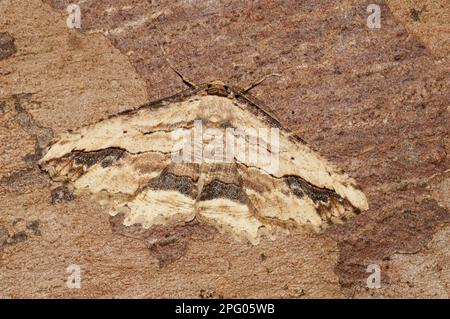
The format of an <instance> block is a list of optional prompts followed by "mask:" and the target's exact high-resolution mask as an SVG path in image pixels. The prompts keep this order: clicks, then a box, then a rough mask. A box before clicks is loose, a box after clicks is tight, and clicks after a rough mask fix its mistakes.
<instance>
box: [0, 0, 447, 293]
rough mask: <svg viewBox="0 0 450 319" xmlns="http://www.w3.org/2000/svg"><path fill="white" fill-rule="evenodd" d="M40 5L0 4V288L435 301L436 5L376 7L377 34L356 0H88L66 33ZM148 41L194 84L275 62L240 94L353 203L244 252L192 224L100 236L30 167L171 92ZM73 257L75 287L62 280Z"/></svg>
mask: <svg viewBox="0 0 450 319" xmlns="http://www.w3.org/2000/svg"><path fill="white" fill-rule="evenodd" d="M44 2H45V3H42V2H40V1H31V0H23V1H20V2H19V1H12V0H3V1H1V2H0V12H2V19H1V20H0V88H1V89H0V203H2V205H1V208H0V298H1V297H12V298H23V297H108V296H118V297H198V298H201V297H369V296H374V297H445V298H448V297H449V294H450V277H449V274H450V269H449V262H448V261H449V259H450V255H449V246H450V245H449V240H450V239H449V237H450V236H449V229H450V226H449V211H448V210H449V209H450V207H449V201H448V199H449V185H450V175H449V169H450V167H449V166H450V159H449V156H448V154H449V152H450V144H449V124H448V123H449V122H450V121H449V120H450V118H449V111H450V108H449V105H448V101H449V100H450V99H449V98H450V93H449V90H448V71H449V70H448V54H449V52H450V49H449V48H450V46H449V42H448V41H447V38H446V37H447V35H448V32H449V26H448V15H449V8H448V5H446V1H445V0H438V1H416V0H389V1H386V3H384V1H377V3H379V4H380V5H381V9H382V15H381V18H382V20H381V22H382V27H381V29H379V30H371V29H368V28H367V26H366V19H367V16H368V13H367V12H366V8H367V5H368V4H369V3H372V1H359V0H345V1H338V0H330V1H317V0H314V1H313V0H307V1H294V0H292V1H285V2H280V1H270V0H265V1H251V2H250V1H248V2H247V1H245V2H244V1H219V0H216V1H214V0H208V1H177V2H172V1H138V2H136V1H131V0H117V1H112V0H111V1H108V0H101V1H93V0H92V1H91V0H89V1H85V2H83V3H82V4H81V5H80V6H81V12H82V30H80V31H77V30H68V29H67V26H66V17H67V14H66V12H65V8H66V5H67V4H68V3H70V2H71V1H62V0H54V1H51V0H46V1H44ZM446 34H447V35H446ZM158 44H163V45H164V48H165V50H166V52H167V54H168V56H169V57H170V59H171V60H172V61H174V63H175V64H176V66H177V68H178V69H179V70H180V71H181V72H183V73H184V74H185V75H187V76H188V78H189V79H190V80H191V81H193V82H195V83H200V82H209V81H211V80H214V79H222V80H225V81H226V82H227V83H229V84H234V85H241V86H244V85H246V84H248V83H250V82H252V81H254V80H256V79H258V78H260V77H262V76H263V75H265V74H269V73H273V72H277V73H281V74H282V76H283V77H282V78H273V79H270V80H268V81H267V82H265V83H263V84H261V85H260V86H259V87H257V88H255V89H254V90H253V93H254V94H255V95H256V96H257V97H258V98H259V99H260V100H262V101H264V102H265V104H267V105H268V107H269V108H270V110H271V111H272V113H274V114H275V115H276V116H277V117H278V118H279V119H280V120H281V122H282V123H283V125H285V126H286V127H287V128H289V129H291V130H292V131H294V132H295V133H297V134H298V135H299V136H301V137H302V138H303V139H305V140H306V141H307V142H308V143H309V144H310V145H312V146H313V147H314V148H315V149H317V150H318V151H319V152H320V154H321V155H323V156H324V157H326V158H327V159H329V160H330V161H331V162H334V163H336V164H337V165H338V166H339V167H341V168H342V169H343V170H344V171H345V172H347V173H348V174H349V175H350V176H352V177H354V178H355V179H356V180H357V182H358V185H359V186H361V188H362V189H363V191H364V192H365V194H366V195H367V197H368V200H369V206H370V209H369V211H367V212H365V213H363V214H361V215H358V216H357V217H355V218H354V219H352V220H350V221H348V222H347V223H345V224H344V225H337V226H333V227H331V228H329V229H328V230H327V231H326V232H325V233H323V234H305V233H301V232H298V233H297V232H294V233H292V234H290V235H284V236H281V238H277V239H276V240H275V241H271V240H269V239H267V240H264V241H262V242H261V243H260V244H259V245H258V246H252V245H249V244H247V243H245V242H238V241H235V240H234V239H233V238H232V237H230V236H229V235H227V234H218V233H217V234H214V235H212V234H211V235H210V234H209V233H208V232H207V231H206V230H205V234H204V236H197V235H198V232H199V231H200V232H201V230H199V229H197V228H196V227H195V226H192V229H191V230H192V231H190V232H188V231H180V230H179V228H177V226H174V228H173V229H160V230H158V231H159V232H160V233H161V236H162V237H164V238H166V237H168V238H172V237H173V236H175V237H176V238H178V240H179V242H181V243H182V245H181V246H174V244H173V243H174V241H172V239H170V240H168V239H167V238H166V239H164V238H160V237H161V236H160V237H158V238H156V241H152V243H153V244H150V245H149V244H148V243H146V242H145V241H142V239H141V238H134V237H133V236H122V235H120V234H118V233H117V232H113V230H112V227H111V221H110V220H109V216H108V214H107V213H106V212H105V210H104V209H103V208H102V207H101V206H100V205H98V204H96V202H95V201H93V200H92V199H91V198H89V197H88V196H78V197H75V198H74V197H73V195H72V194H71V193H70V192H71V190H70V189H67V188H64V185H58V184H57V183H54V182H51V181H50V179H49V178H48V176H47V175H46V174H45V173H44V172H42V171H40V169H39V167H38V165H37V161H38V160H39V158H40V157H41V155H42V154H41V153H42V148H43V147H44V146H45V145H46V144H47V143H48V142H49V141H50V140H51V139H52V138H53V137H54V136H56V135H58V134H60V133H62V132H64V131H67V130H74V129H76V128H78V127H81V126H84V125H86V124H89V123H95V122H98V121H99V120H101V119H102V118H106V117H108V116H110V115H111V114H115V113H118V112H120V111H124V110H127V109H130V108H134V107H136V106H138V105H140V104H142V103H144V102H146V101H149V100H156V99H159V98H162V97H165V96H168V95H171V94H174V93H176V92H178V91H180V90H181V89H182V88H183V84H182V83H181V81H179V79H178V78H177V76H176V75H175V74H174V73H173V71H172V70H171V69H170V68H169V67H168V65H167V63H166V61H165V59H164V57H163V56H162V54H161V51H160V48H159V46H158ZM59 187H62V188H59ZM113 225H114V223H113ZM177 236H178V237H177ZM186 238H189V243H188V244H187V245H186V244H185V243H186ZM161 239H162V240H163V241H162V242H161ZM174 240H175V241H176V239H174ZM158 258H159V261H158ZM167 260H170V261H173V262H172V263H170V264H168V265H167V266H165V267H163V268H160V267H159V265H160V263H161V261H162V262H163V263H164V262H165V261H167ZM71 264H78V265H80V267H81V270H82V288H81V289H68V288H67V287H66V285H65V280H66V279H67V276H68V274H67V273H66V268H67V267H68V266H69V265H71ZM370 264H379V265H380V266H381V270H382V273H381V276H382V285H381V288H380V289H368V288H367V287H366V278H367V276H368V275H369V273H367V272H366V269H367V266H368V265H370Z"/></svg>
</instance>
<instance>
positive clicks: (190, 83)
mask: <svg viewBox="0 0 450 319" xmlns="http://www.w3.org/2000/svg"><path fill="white" fill-rule="evenodd" d="M159 48H160V49H161V51H162V53H163V55H164V59H166V62H167V64H168V65H169V67H170V68H171V69H172V70H173V71H174V72H175V73H176V74H177V75H178V76H179V77H180V78H181V80H182V81H183V83H184V84H186V85H187V86H189V87H190V88H194V89H196V88H197V85H196V84H195V83H194V82H192V81H190V80H189V79H188V78H187V77H185V76H184V75H183V74H182V73H181V72H180V71H178V70H177V68H175V66H174V65H173V64H172V62H171V61H170V60H169V58H168V57H167V54H166V51H164V48H163V46H162V45H159Z"/></svg>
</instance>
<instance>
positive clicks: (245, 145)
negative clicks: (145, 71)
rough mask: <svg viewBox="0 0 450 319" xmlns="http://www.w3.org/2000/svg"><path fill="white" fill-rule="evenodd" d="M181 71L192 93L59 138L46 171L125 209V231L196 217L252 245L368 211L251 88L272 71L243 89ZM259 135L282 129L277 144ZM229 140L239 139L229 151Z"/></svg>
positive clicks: (112, 207)
mask: <svg viewBox="0 0 450 319" xmlns="http://www.w3.org/2000/svg"><path fill="white" fill-rule="evenodd" d="M171 67H173V66H172V65H171ZM174 70H175V72H177V74H179V75H180V77H181V78H182V79H183V81H184V82H185V83H186V84H188V85H189V89H187V90H185V91H182V92H180V93H177V94H175V95H173V96H170V97H167V98H163V99H160V100H157V101H153V102H149V103H146V104H144V105H141V106H139V107H137V108H135V109H130V110H127V111H124V112H121V113H119V114H116V115H114V116H110V117H109V118H107V119H104V120H102V121H100V122H97V123H94V124H90V125H86V126H84V127H81V128H80V129H78V130H76V131H74V132H67V133H65V134H63V135H61V136H60V137H59V138H57V139H56V140H55V141H53V142H52V144H51V145H50V146H49V147H48V149H47V150H46V154H45V156H44V157H43V158H42V159H41V160H40V166H41V168H42V169H44V170H45V171H47V172H48V174H49V175H50V176H51V178H52V179H53V180H54V181H59V182H63V183H67V184H70V185H71V188H73V189H74V190H75V192H88V193H90V194H92V195H93V196H94V197H95V198H96V199H97V200H98V201H99V202H100V203H102V204H103V205H106V207H107V208H108V210H109V213H110V214H111V215H112V216H116V215H119V214H120V215H122V216H123V226H124V227H130V226H133V227H136V225H140V227H143V229H151V228H152V227H157V226H160V225H170V224H175V223H176V224H179V223H185V224H186V225H187V224H188V223H191V222H193V221H195V222H196V223H200V224H205V225H208V226H213V227H215V228H216V229H217V230H219V231H220V232H222V233H224V232H225V233H229V234H231V235H233V236H234V237H235V238H236V239H239V240H240V239H246V240H248V241H249V242H251V243H252V244H257V243H258V242H259V241H260V239H261V238H262V237H264V236H268V237H270V238H272V239H273V238H275V237H276V234H277V233H278V232H289V230H290V229H293V228H299V229H304V230H307V231H316V232H317V231H321V230H323V229H324V228H325V227H326V226H327V225H329V224H332V223H342V222H344V221H345V220H346V219H348V218H349V217H352V216H354V215H355V214H358V213H360V212H362V211H364V210H367V209H368V203H367V199H366V197H365V195H364V193H363V192H362V191H361V190H360V189H359V188H358V186H357V185H356V183H355V181H354V180H353V179H352V178H350V177H348V176H347V175H346V174H342V173H340V172H339V171H338V170H337V169H335V168H333V166H332V165H331V164H330V163H328V162H327V161H326V160H325V159H323V158H322V157H321V156H320V155H318V154H317V153H316V152H315V151H313V150H312V149H311V148H310V147H309V146H308V145H307V144H306V143H305V142H304V141H303V140H302V139H301V138H300V137H299V136H297V135H296V134H295V133H293V132H292V131H291V130H289V129H288V128H285V127H284V126H283V125H282V124H281V123H280V121H279V120H278V119H277V118H276V117H275V116H274V115H272V114H271V112H270V111H269V110H268V108H267V107H265V106H264V105H263V104H262V103H260V102H258V101H257V100H256V99H255V98H254V97H252V96H251V95H250V94H249V93H248V92H249V90H250V89H251V88H253V87H255V86H256V85H258V84H259V83H261V82H262V81H263V80H265V79H266V78H267V77H265V78H263V79H262V80H260V81H258V82H256V83H254V84H252V85H251V86H249V87H247V88H245V89H238V88H236V87H233V86H229V85H226V84H224V83H223V82H221V81H213V82H211V83H206V84H201V85H196V84H193V83H192V82H190V81H189V80H187V79H186V78H185V77H183V76H182V75H181V73H179V72H178V71H176V69H174ZM198 123H201V125H202V131H201V133H200V135H201V136H200V139H198V140H197V141H195V135H198V134H199V132H198ZM196 130H197V131H196ZM274 130H275V131H274ZM261 131H264V132H270V131H273V132H275V133H276V134H275V133H274V136H276V137H277V139H276V141H275V142H276V143H271V140H270V137H269V135H270V134H260V132H261ZM211 132H212V133H214V134H212V135H214V136H213V138H211V136H209V137H206V136H205V135H208V134H209V135H211ZM218 136H219V137H218ZM230 137H234V138H235V139H234V142H233V143H234V144H240V145H237V146H236V145H234V146H236V147H230V145H227V146H226V147H225V146H224V144H226V143H225V142H226V141H229V140H230ZM186 140H187V141H190V142H192V144H194V145H193V146H192V147H185V146H186V145H187V146H189V143H186ZM218 141H219V142H218ZM236 141H237V142H236ZM238 142H239V143H238ZM199 143H200V144H201V145H198V144H199ZM228 144H230V143H228ZM225 148H226V151H224V149H225ZM183 151H184V154H182V156H181V153H182V152H183ZM206 151H208V153H209V154H210V155H211V154H212V156H209V157H208V158H205V157H204V156H203V157H202V155H204V153H205V152H206ZM220 151H223V152H222V153H226V155H227V156H226V160H224V156H217V157H216V156H215V155H217V154H218V153H221V152H220ZM251 151H253V155H255V154H256V155H260V154H262V155H261V157H260V158H262V160H261V162H258V161H255V158H254V157H255V156H253V158H252V154H251V153H252V152H251ZM264 154H265V155H264ZM174 158H177V159H178V160H177V161H175V160H174ZM180 158H181V160H180ZM268 158H270V159H276V164H277V165H275V167H274V165H267V159H268ZM264 159H266V161H264Z"/></svg>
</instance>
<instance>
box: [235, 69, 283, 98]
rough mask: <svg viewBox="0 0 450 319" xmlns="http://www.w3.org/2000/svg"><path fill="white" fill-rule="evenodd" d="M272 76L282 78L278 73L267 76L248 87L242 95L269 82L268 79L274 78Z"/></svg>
mask: <svg viewBox="0 0 450 319" xmlns="http://www.w3.org/2000/svg"><path fill="white" fill-rule="evenodd" d="M272 76H278V77H281V74H278V73H271V74H267V75H266V76H264V77H263V78H261V79H259V80H258V81H255V82H253V83H250V84H249V85H248V86H246V87H245V88H244V89H243V90H242V93H248V92H249V91H250V90H251V89H253V88H255V87H257V86H258V85H260V84H261V83H263V82H264V81H265V80H267V79H268V78H270V77H272Z"/></svg>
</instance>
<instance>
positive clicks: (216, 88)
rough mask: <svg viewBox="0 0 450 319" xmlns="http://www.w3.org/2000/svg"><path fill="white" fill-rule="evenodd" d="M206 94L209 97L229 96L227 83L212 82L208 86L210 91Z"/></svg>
mask: <svg viewBox="0 0 450 319" xmlns="http://www.w3.org/2000/svg"><path fill="white" fill-rule="evenodd" d="M206 92H207V93H208V94H209V95H218V96H228V92H227V88H226V86H225V83H223V82H222V81H218V80H216V81H212V82H211V83H210V84H208V89H207V90H206Z"/></svg>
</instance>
